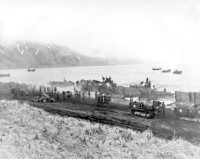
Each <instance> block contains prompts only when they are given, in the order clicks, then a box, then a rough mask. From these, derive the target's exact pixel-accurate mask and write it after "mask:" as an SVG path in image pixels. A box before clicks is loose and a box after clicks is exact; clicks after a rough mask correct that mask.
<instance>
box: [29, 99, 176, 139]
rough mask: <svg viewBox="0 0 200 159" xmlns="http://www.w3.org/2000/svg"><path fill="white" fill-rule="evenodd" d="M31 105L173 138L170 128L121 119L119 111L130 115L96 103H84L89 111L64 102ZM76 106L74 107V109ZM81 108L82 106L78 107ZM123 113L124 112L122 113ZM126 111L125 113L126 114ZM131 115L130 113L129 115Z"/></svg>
mask: <svg viewBox="0 0 200 159" xmlns="http://www.w3.org/2000/svg"><path fill="white" fill-rule="evenodd" d="M29 104H30V105H32V106H34V107H37V108H42V109H44V110H45V111H47V112H50V113H52V114H59V115H61V116H71V117H76V118H80V119H85V120H90V121H92V122H98V123H102V124H108V125H112V126H119V127H123V128H129V129H132V130H135V131H139V132H143V131H145V130H148V129H149V130H151V131H152V133H153V135H154V136H156V137H159V138H164V139H169V140H171V139H173V138H174V137H175V136H174V133H173V132H171V131H169V130H164V129H155V128H153V127H150V126H147V125H144V124H141V123H137V122H133V121H128V120H126V119H120V118H119V117H118V116H119V113H120V115H126V116H127V115H129V114H127V113H125V112H123V111H122V112H119V111H117V112H116V111H114V110H112V111H109V109H102V108H99V107H97V106H96V108H98V109H95V108H94V107H95V106H94V105H93V106H92V105H84V106H83V107H84V108H90V107H91V109H90V110H89V111H91V112H89V111H88V110H86V109H84V108H83V109H76V107H78V106H76V105H72V106H69V107H68V106H66V104H64V103H59V105H58V104H54V103H52V104H49V103H34V102H29ZM73 108H74V109H73ZM78 108H81V107H78ZM121 113H123V114H121ZM124 113H125V114H124ZM129 116H130V115H129Z"/></svg>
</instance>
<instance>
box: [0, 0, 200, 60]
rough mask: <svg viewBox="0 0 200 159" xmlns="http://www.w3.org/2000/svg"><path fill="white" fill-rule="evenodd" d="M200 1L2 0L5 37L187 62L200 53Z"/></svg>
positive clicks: (83, 50) (0, 15) (0, 8)
mask: <svg viewBox="0 0 200 159" xmlns="http://www.w3.org/2000/svg"><path fill="white" fill-rule="evenodd" d="M5 2H6V3H5ZM189 2H190V3H189ZM199 6H200V2H198V1H192V2H191V1H189V0H185V1H181V0H177V1H156V0H152V1H151V2H150V1H134V0H133V1H120V0H106V1H105V0H102V1H96V0H94V1H89V0H85V1H81V0H73V1H64V0H58V1H53V0H49V1H45V0H43V1H33V0H30V1H25V0H8V1H4V2H0V19H1V23H0V34H1V38H2V39H4V41H13V40H31V41H36V42H47V43H56V44H61V45H64V46H67V47H69V48H71V49H73V50H75V51H77V52H79V53H83V54H86V55H92V56H94V55H96V56H100V55H101V56H106V55H107V56H115V57H117V58H120V59H122V58H124V59H129V58H137V59H141V60H143V59H144V60H150V59H152V58H153V59H154V60H156V61H159V62H165V63H169V62H170V63H177V61H181V62H183V63H184V62H189V61H191V60H192V61H195V60H196V59H197V57H199V56H198V54H197V53H198V52H199V46H200V45H199V42H200V39H199V38H200V30H199V29H200V27H199V25H200V14H199V11H198V10H199V8H200V7H199ZM97 48H98V49H97Z"/></svg>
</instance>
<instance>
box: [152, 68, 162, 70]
mask: <svg viewBox="0 0 200 159" xmlns="http://www.w3.org/2000/svg"><path fill="white" fill-rule="evenodd" d="M161 69H162V68H152V70H161Z"/></svg>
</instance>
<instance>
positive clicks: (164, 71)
mask: <svg viewBox="0 0 200 159" xmlns="http://www.w3.org/2000/svg"><path fill="white" fill-rule="evenodd" d="M168 72H171V69H168V70H163V71H162V73H168Z"/></svg>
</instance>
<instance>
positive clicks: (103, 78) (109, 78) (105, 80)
mask: <svg viewBox="0 0 200 159" xmlns="http://www.w3.org/2000/svg"><path fill="white" fill-rule="evenodd" d="M102 80H103V82H109V83H112V82H113V80H111V77H110V76H109V77H107V76H106V78H105V77H103V76H102Z"/></svg>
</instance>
